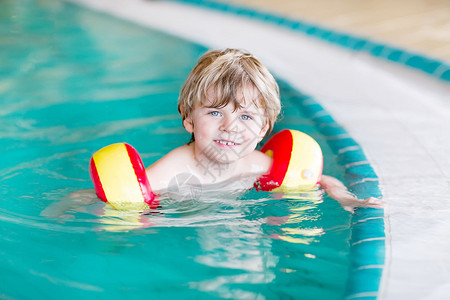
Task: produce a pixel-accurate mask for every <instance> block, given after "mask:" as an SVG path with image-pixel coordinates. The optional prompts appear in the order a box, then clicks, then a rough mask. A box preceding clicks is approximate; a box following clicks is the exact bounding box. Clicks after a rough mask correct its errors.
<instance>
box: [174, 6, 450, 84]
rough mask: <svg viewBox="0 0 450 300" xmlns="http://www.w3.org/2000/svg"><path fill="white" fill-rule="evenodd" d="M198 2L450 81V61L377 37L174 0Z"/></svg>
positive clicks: (245, 10) (256, 12) (254, 11)
mask: <svg viewBox="0 0 450 300" xmlns="http://www.w3.org/2000/svg"><path fill="white" fill-rule="evenodd" d="M171 1H174V2H183V3H188V4H194V5H198V6H202V7H205V8H209V9H214V10H218V11H221V12H226V13H232V14H237V15H241V16H244V17H250V18H253V19H256V20H260V21H264V22H268V23H272V24H275V25H278V26H281V27H285V28H288V29H291V30H294V31H297V32H300V33H303V34H306V35H309V36H311V37H315V38H318V39H321V40H324V41H327V42H329V43H332V44H335V45H339V46H341V47H344V48H347V49H349V50H352V51H357V52H364V53H367V54H369V55H372V56H375V57H378V58H382V59H385V60H388V61H391V62H394V63H397V64H400V65H404V66H407V67H410V68H413V69H416V70H419V71H422V72H425V73H426V74H428V75H431V76H433V77H435V78H439V79H441V80H444V81H447V82H448V81H450V64H449V63H446V62H444V61H440V60H438V59H434V58H431V57H427V56H424V55H422V54H418V53H414V52H411V51H409V50H405V49H400V48H396V47H392V46H389V45H385V44H382V43H380V42H377V41H373V40H369V39H366V38H362V37H358V36H355V35H350V34H348V33H343V32H339V31H336V30H330V29H327V28H326V27H323V26H318V25H315V24H312V23H308V22H305V21H300V20H296V19H290V18H287V17H283V16H279V15H277V14H273V13H269V12H264V11H261V10H257V9H254V8H247V7H243V6H239V5H235V4H229V3H222V2H218V1H213V0H171Z"/></svg>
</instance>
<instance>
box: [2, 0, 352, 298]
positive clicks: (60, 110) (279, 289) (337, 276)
mask: <svg viewBox="0 0 450 300" xmlns="http://www.w3.org/2000/svg"><path fill="white" fill-rule="evenodd" d="M0 40H1V43H2V47H0V61H1V63H2V68H1V69H0V99H1V100H0V101H1V102H0V151H1V153H2V155H1V156H0V195H1V205H0V232H1V235H0V272H1V274H2V275H1V277H2V278H1V281H0V298H4V299H24V298H42V299H61V298H62V297H63V298H64V299H80V298H88V299H89V298H98V299H117V298H119V299H120V298H125V297H146V298H150V299H153V298H156V297H159V298H163V299H192V298H195V299H214V298H233V299H255V298H258V299H264V298H269V299H270V298H283V299H290V298H294V299H299V298H301V299H341V298H342V297H343V295H344V293H345V289H346V284H347V280H348V277H349V275H348V274H349V270H350V260H349V253H350V239H351V225H350V215H349V214H348V213H347V212H345V211H344V210H343V209H342V208H341V207H340V206H339V204H338V203H336V202H335V201H334V200H332V199H329V198H327V197H325V198H323V199H322V198H321V196H320V195H319V192H318V191H311V192H308V193H293V194H288V195H280V194H271V193H258V192H256V191H249V192H248V193H246V194H245V195H215V196H211V197H209V198H207V199H185V200H183V201H180V202H176V201H171V200H170V199H166V201H163V202H162V203H161V208H159V209H158V210H157V211H154V212H151V213H148V214H141V213H139V212H119V211H115V210H113V209H112V208H110V207H109V206H108V205H105V204H103V203H101V202H98V203H95V204H92V205H89V206H81V207H77V208H74V209H71V210H69V211H67V212H66V213H65V214H63V215H62V216H60V217H55V218H51V217H44V216H41V215H40V214H41V212H42V211H43V210H44V209H46V208H47V207H49V206H50V205H54V204H55V203H61V201H63V202H64V201H67V199H66V198H67V195H68V194H69V193H72V192H75V191H78V190H82V189H89V188H92V183H91V181H90V178H89V174H88V164H89V159H90V157H91V155H92V154H93V153H94V152H95V151H96V150H98V149H99V148H101V147H103V146H105V145H108V144H111V143H115V142H127V143H129V144H131V145H133V146H134V147H135V148H136V149H137V150H138V151H139V152H140V154H141V156H142V158H143V161H144V164H145V165H146V166H148V165H150V164H152V163H153V162H154V161H156V160H157V159H158V158H160V157H161V156H163V155H164V154H165V153H167V152H168V151H170V150H171V149H173V148H175V147H178V146H180V145H182V144H183V143H185V142H187V141H188V140H189V135H188V134H187V133H186V132H185V130H184V129H183V127H182V125H181V120H180V117H179V115H178V112H177V105H176V103H177V98H178V92H179V89H180V87H181V85H182V84H183V81H184V80H185V78H186V77H187V74H188V72H189V71H190V69H191V68H192V67H193V66H194V64H195V62H196V61H197V59H198V58H199V57H200V56H201V55H202V53H204V52H205V51H206V50H207V49H206V48H205V47H203V46H201V45H196V44H193V43H191V42H187V41H184V40H182V39H179V38H175V37H172V36H169V35H166V34H163V33H160V32H157V31H152V30H149V29H147V28H143V27H139V26H136V25H134V24H130V23H127V22H123V21H120V20H117V19H114V18H112V17H109V16H105V15H102V14H98V13H94V12H91V11H88V10H85V9H81V8H79V7H77V6H74V5H71V4H67V3H65V2H61V1H56V0H41V1H32V0H19V1H13V0H6V1H2V2H0ZM280 84H281V93H282V101H283V106H284V108H283V118H282V120H281V121H280V122H279V123H278V124H277V126H276V128H275V131H277V130H280V129H282V128H292V129H298V130H301V131H304V132H306V133H308V134H310V135H312V136H313V137H314V138H316V140H317V141H318V142H319V143H320V144H321V146H322V148H323V151H324V156H325V166H324V171H325V173H326V174H328V175H332V176H336V177H338V178H342V177H343V169H342V167H341V165H339V164H338V163H337V156H336V155H335V154H334V153H333V151H332V150H331V149H330V148H329V146H328V144H327V140H326V138H325V137H324V136H322V135H321V133H320V132H319V128H317V127H316V126H315V124H314V122H313V121H312V120H311V119H310V118H309V117H308V116H307V115H308V114H307V112H305V110H304V109H302V107H301V106H300V105H299V103H300V102H301V100H303V99H304V98H305V96H303V95H301V94H300V93H298V92H296V91H294V90H292V89H291V88H290V87H289V86H287V85H285V84H283V83H282V82H280Z"/></svg>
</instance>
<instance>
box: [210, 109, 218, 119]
mask: <svg viewBox="0 0 450 300" xmlns="http://www.w3.org/2000/svg"><path fill="white" fill-rule="evenodd" d="M209 114H210V115H211V116H213V117H220V112H218V111H216V110H214V111H210V112H209Z"/></svg>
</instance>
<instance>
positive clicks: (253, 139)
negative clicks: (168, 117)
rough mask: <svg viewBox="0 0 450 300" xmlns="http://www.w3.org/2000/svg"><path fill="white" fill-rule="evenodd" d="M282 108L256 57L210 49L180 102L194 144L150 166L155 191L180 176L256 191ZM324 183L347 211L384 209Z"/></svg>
mask: <svg viewBox="0 0 450 300" xmlns="http://www.w3.org/2000/svg"><path fill="white" fill-rule="evenodd" d="M280 110H281V104H280V97H279V90H278V85H277V83H276V81H275V79H274V78H273V76H272V75H271V74H270V73H269V71H268V70H267V69H266V68H265V67H264V66H263V65H262V64H261V63H260V62H259V61H258V60H257V59H256V58H255V57H254V56H252V55H251V54H249V53H245V52H243V51H240V50H236V49H226V50H223V51H220V50H211V51H208V52H207V53H205V54H204V55H203V56H202V57H201V58H200V59H199V61H198V63H197V65H196V66H195V67H194V69H193V70H192V71H191V73H190V74H189V76H188V78H187V80H186V82H185V84H184V86H183V88H182V90H181V93H180V98H179V104H178V111H179V112H180V114H181V117H182V121H183V126H184V128H185V129H186V130H187V131H188V132H189V133H191V134H192V138H191V142H189V143H188V144H187V145H183V146H181V147H179V148H176V149H174V150H172V151H171V152H169V153H168V154H167V155H165V156H164V157H163V158H161V159H160V160H158V161H157V162H155V163H154V164H153V165H151V166H150V167H148V168H147V176H148V178H149V181H150V184H151V186H152V188H153V190H154V191H155V192H156V193H158V191H164V190H170V189H173V188H174V185H179V180H177V178H180V176H181V175H184V176H181V177H183V178H188V179H190V182H191V183H192V184H193V185H195V184H198V183H202V185H205V184H206V185H208V184H214V183H218V182H220V183H222V184H221V187H222V188H226V189H227V188H228V189H231V188H232V189H236V188H238V189H242V190H248V189H250V188H252V187H253V184H254V182H255V181H256V180H257V179H258V178H259V177H260V176H261V175H264V174H266V173H267V172H268V171H269V169H270V166H271V164H272V159H271V158H270V157H269V156H267V155H265V154H264V153H262V152H260V151H257V150H255V148H256V146H257V144H258V143H259V142H260V141H261V140H262V139H263V138H264V137H266V136H267V135H268V134H269V133H270V132H271V131H272V128H273V125H274V123H275V121H276V118H277V116H278V114H279V113H280ZM223 183H225V184H223ZM236 183H238V186H237V187H236ZM320 185H321V186H322V187H323V188H324V189H325V191H326V192H327V193H328V194H329V195H330V196H331V197H333V198H334V199H336V200H337V201H339V202H340V203H341V205H342V206H343V207H344V209H346V210H347V211H350V212H353V207H356V206H366V207H382V206H383V202H382V201H380V200H378V199H375V198H369V199H367V200H359V199H357V198H356V197H355V196H354V195H352V194H351V193H349V192H348V191H347V189H346V188H345V186H344V185H343V184H342V183H341V182H340V181H339V180H337V179H335V178H332V177H329V176H325V175H323V176H322V179H321V181H320Z"/></svg>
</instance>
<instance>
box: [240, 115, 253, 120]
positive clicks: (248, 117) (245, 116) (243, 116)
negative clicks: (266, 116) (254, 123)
mask: <svg viewBox="0 0 450 300" xmlns="http://www.w3.org/2000/svg"><path fill="white" fill-rule="evenodd" d="M241 119H242V120H252V117H250V116H249V115H242V116H241Z"/></svg>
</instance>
